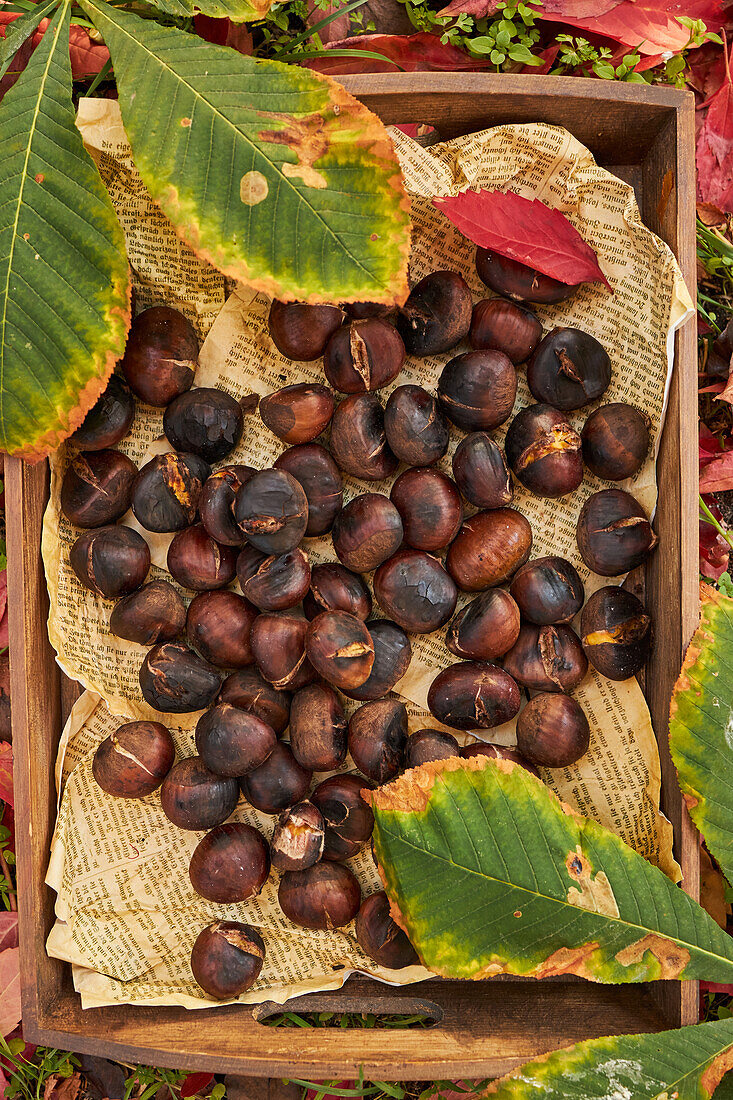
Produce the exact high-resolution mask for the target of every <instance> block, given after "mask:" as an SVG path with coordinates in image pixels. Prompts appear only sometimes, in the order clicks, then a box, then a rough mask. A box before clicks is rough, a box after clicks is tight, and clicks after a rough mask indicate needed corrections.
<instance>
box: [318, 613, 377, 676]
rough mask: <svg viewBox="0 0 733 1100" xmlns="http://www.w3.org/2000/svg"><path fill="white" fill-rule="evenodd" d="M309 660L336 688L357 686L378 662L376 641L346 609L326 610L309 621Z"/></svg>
mask: <svg viewBox="0 0 733 1100" xmlns="http://www.w3.org/2000/svg"><path fill="white" fill-rule="evenodd" d="M305 645H306V653H307V655H308V660H309V661H310V663H311V665H312V666H313V668H314V669H315V670H316V672H317V673H318V675H319V676H322V677H323V678H324V680H328V682H329V684H333V685H334V687H337V688H343V689H346V690H348V689H350V688H357V687H359V686H360V685H361V684H363V683H364V681H365V680H366V679H367V677H368V676H369V673H370V672H371V671H372V665H373V664H374V642H373V641H372V639H371V635H370V634H369V631H368V630H367V628H366V626H365V625H364V623H363V622H362V621H361V619H357V618H356V616H355V615H349V614H348V612H346V611H322V612H321V614H320V615H316V617H315V619H312V620H311V622H310V623H309V624H308V630H307V633H306V642H305Z"/></svg>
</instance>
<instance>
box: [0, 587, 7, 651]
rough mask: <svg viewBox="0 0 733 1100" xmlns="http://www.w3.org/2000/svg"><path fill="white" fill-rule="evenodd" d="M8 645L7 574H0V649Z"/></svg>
mask: <svg viewBox="0 0 733 1100" xmlns="http://www.w3.org/2000/svg"><path fill="white" fill-rule="evenodd" d="M7 645H8V574H7V571H6V570H5V569H3V570H2V572H0V649H5V648H6V647H7Z"/></svg>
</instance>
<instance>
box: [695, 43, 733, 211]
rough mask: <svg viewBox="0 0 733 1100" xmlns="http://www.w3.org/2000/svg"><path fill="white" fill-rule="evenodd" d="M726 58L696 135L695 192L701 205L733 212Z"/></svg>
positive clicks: (731, 97)
mask: <svg viewBox="0 0 733 1100" xmlns="http://www.w3.org/2000/svg"><path fill="white" fill-rule="evenodd" d="M724 56H725V80H724V81H723V83H722V84H721V85H720V87H719V88H718V90H717V92H715V94H714V95H713V96H711V97H710V99H709V100H708V110H707V114H706V115H705V119H704V121H703V123H702V126H701V127H700V131H699V133H698V135H697V157H696V159H697V193H698V195H699V197H700V198H701V199H702V200H703V202H707V203H713V204H715V206H717V207H719V208H720V209H721V210H733V81H732V80H731V72H730V59H729V57H728V54H727V51H724Z"/></svg>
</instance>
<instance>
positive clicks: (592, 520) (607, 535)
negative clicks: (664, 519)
mask: <svg viewBox="0 0 733 1100" xmlns="http://www.w3.org/2000/svg"><path fill="white" fill-rule="evenodd" d="M576 537H577V540H578V549H579V550H580V556H581V557H582V559H583V561H584V562H585V564H586V565H587V566H588V568H589V569H592V570H593V572H594V573H599V574H600V576H602V577H619V576H621V574H622V573H628V572H629V570H630V569H635V568H636V566H637V565H641V563H642V562H643V561H646V559H647V558H648V557H649V555H650V554H651V552H652V550H654V548H655V547H656V545H657V543H658V542H659V539H658V538H657V536H656V535H655V534H654V531H653V530H652V525H651V523H650V522H649V519H648V518H647V514H646V512H645V511H644V509H643V508H642V506H641V505H640V504H639V502H638V500H636V499H635V498H634V497H632V495H631V493H626V492H624V490H623V489H601V491H600V492H599V493H594V494H593V496H591V497H589V498H588V500H586V502H585V504H584V505H583V507H582V509H581V512H580V515H579V516H578V525H577V528H576Z"/></svg>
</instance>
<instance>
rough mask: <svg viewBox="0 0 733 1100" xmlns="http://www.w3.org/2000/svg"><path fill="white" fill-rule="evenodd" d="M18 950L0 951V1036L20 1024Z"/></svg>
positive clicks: (7, 948)
mask: <svg viewBox="0 0 733 1100" xmlns="http://www.w3.org/2000/svg"><path fill="white" fill-rule="evenodd" d="M20 1016H21V1013H20V948H19V947H6V949H5V950H4V951H0V1036H3V1037H4V1036H5V1035H9V1034H10V1032H11V1031H12V1030H13V1028H14V1027H17V1026H18V1024H19V1023H20Z"/></svg>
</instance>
